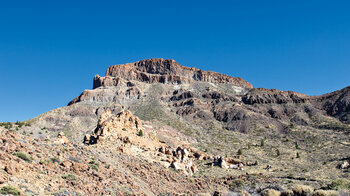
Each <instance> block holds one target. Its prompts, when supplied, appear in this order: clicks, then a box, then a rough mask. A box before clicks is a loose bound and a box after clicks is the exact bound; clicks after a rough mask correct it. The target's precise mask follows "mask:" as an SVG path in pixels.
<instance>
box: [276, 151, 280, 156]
mask: <svg viewBox="0 0 350 196" xmlns="http://www.w3.org/2000/svg"><path fill="white" fill-rule="evenodd" d="M276 155H277V156H278V157H279V156H280V155H281V152H280V150H278V149H276Z"/></svg>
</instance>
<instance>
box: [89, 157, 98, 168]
mask: <svg viewBox="0 0 350 196" xmlns="http://www.w3.org/2000/svg"><path fill="white" fill-rule="evenodd" d="M99 165H100V164H99V163H97V162H96V161H95V160H94V159H92V160H90V162H89V166H90V168H91V169H93V170H96V171H98V167H99Z"/></svg>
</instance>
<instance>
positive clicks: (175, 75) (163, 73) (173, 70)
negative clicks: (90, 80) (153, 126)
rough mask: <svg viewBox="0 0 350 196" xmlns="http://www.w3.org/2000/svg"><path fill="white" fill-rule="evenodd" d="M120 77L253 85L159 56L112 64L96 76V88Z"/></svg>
mask: <svg viewBox="0 0 350 196" xmlns="http://www.w3.org/2000/svg"><path fill="white" fill-rule="evenodd" d="M118 78H122V79H125V80H136V81H140V82H145V83H163V84H184V83H193V82H195V81H200V82H210V83H214V84H232V85H234V86H238V87H244V88H252V87H253V86H252V84H250V83H249V82H247V81H245V80H243V79H242V78H239V77H231V76H228V75H225V74H220V73H217V72H212V71H203V70H201V69H197V68H194V67H185V66H182V65H180V64H179V63H177V62H176V61H175V60H172V59H162V58H157V59H146V60H141V61H137V62H135V63H127V64H122V65H112V66H110V67H109V68H108V69H107V71H106V77H100V76H96V77H95V79H94V88H98V87H100V86H115V85H116V84H117V81H118V80H119V79H118Z"/></svg>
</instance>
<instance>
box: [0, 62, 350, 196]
mask: <svg viewBox="0 0 350 196" xmlns="http://www.w3.org/2000/svg"><path fill="white" fill-rule="evenodd" d="M349 89H350V87H347V88H344V89H342V90H339V91H335V92H332V93H329V94H325V95H321V96H307V95H304V94H301V93H297V92H291V91H279V90H276V89H264V88H253V85H252V84H250V83H249V82H247V81H245V80H244V79H242V78H239V77H231V76H227V75H224V74H220V73H216V72H211V71H203V70H200V69H197V68H190V67H185V66H182V65H180V64H178V63H177V62H176V61H174V60H164V59H148V60H141V61H138V62H135V63H127V64H123V65H112V66H110V67H109V68H108V69H107V71H106V76H103V77H101V76H99V75H96V76H95V77H94V81H93V89H91V90H85V91H83V92H82V93H81V94H80V95H79V96H77V97H76V98H74V99H73V100H72V101H70V102H69V103H68V106H66V107H62V108H57V109H55V110H52V111H49V112H47V113H45V114H42V115H40V116H38V117H36V118H33V119H30V120H28V121H26V122H18V123H3V124H2V127H1V129H0V153H1V156H0V157H1V158H0V166H1V167H0V184H1V185H0V186H1V187H4V186H8V185H9V186H11V187H15V188H17V189H18V190H19V191H20V192H22V193H23V194H29V195H30V194H34V195H55V194H56V195H70V194H72V195H79V194H81V195H98V194H107V195H108V194H110V195H142V194H143V195H162V194H163V195H164V194H177V193H178V194H188V195H199V194H203V195H212V194H216V195H220V194H233V193H239V194H243V195H244V194H246V195H247V194H248V193H249V194H265V195H269V194H270V195H271V194H272V193H271V192H273V191H278V192H283V193H284V194H285V195H286V194H287V195H288V194H289V195H293V194H294V195H300V194H299V192H298V191H300V190H303V191H309V192H310V195H311V194H312V193H311V192H313V190H312V191H311V189H315V190H318V189H335V190H337V189H347V188H350V182H348V181H346V180H343V179H349V178H350V175H349V171H350V169H349V168H350V167H349V164H348V162H349V161H350V155H349V153H350V142H349V141H350V136H349V133H350V125H349V123H350V90H349ZM19 152H21V153H23V154H24V155H23V154H22V155H18V153H19ZM21 156H22V158H21ZM23 157H29V158H27V159H28V160H26V159H23ZM340 182H341V183H340ZM335 183H338V184H340V185H339V186H338V184H337V186H336V185H335ZM347 183H348V184H347ZM311 187H312V188H311ZM322 191H323V190H322ZM322 191H315V195H317V194H319V195H322V194H326V193H327V194H333V193H335V192H332V191H323V192H322ZM321 193H322V194H321ZM339 193H344V194H346V193H347V192H346V191H344V190H341V191H339ZM301 195H302V194H301Z"/></svg>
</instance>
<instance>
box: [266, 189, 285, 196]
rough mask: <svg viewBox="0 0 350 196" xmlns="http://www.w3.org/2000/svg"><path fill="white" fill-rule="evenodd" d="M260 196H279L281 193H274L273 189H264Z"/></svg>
mask: <svg viewBox="0 0 350 196" xmlns="http://www.w3.org/2000/svg"><path fill="white" fill-rule="evenodd" d="M261 195H262V196H280V195H281V193H280V192H279V191H276V190H274V189H265V190H263V191H261Z"/></svg>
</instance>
